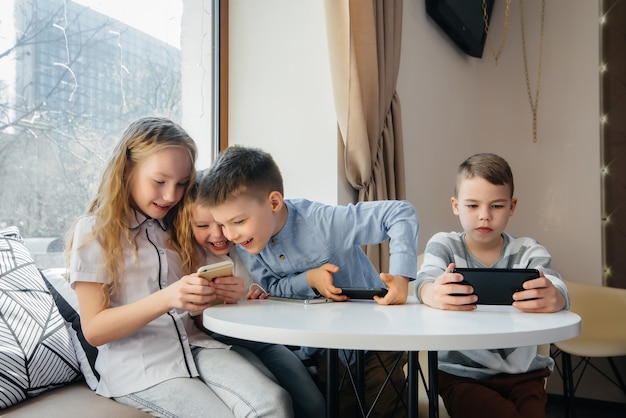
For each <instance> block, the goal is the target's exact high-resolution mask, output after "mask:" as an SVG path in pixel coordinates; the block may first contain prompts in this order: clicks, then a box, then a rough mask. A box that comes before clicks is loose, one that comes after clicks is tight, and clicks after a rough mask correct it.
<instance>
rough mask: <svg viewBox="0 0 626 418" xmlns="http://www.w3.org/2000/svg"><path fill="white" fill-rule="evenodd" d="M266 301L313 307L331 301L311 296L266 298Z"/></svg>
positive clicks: (322, 297)
mask: <svg viewBox="0 0 626 418" xmlns="http://www.w3.org/2000/svg"><path fill="white" fill-rule="evenodd" d="M267 299H268V300H274V301H277V302H292V303H301V304H303V305H315V304H318V303H327V302H332V301H333V300H332V299H330V298H325V297H324V296H313V297H307V298H298V297H286V296H268V297H267Z"/></svg>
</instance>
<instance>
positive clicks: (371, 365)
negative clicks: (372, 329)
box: [314, 351, 407, 418]
mask: <svg viewBox="0 0 626 418" xmlns="http://www.w3.org/2000/svg"><path fill="white" fill-rule="evenodd" d="M398 356H401V358H400V360H399V361H397V359H398ZM314 358H315V361H316V364H317V369H318V377H319V380H320V383H321V384H325V383H326V376H327V370H326V355H325V354H324V355H318V356H315V357H314ZM396 362H397V364H396ZM406 362H407V354H406V352H404V353H402V352H397V351H394V352H390V351H376V352H374V351H368V352H367V353H366V354H365V375H364V376H365V378H364V386H365V388H364V389H365V390H364V391H365V407H364V409H365V410H364V412H365V414H367V413H368V411H369V408H370V407H371V405H372V403H373V401H374V399H376V396H378V392H379V391H380V388H381V387H382V385H383V384H384V383H385V380H386V379H387V376H388V374H389V372H391V370H392V368H393V367H394V365H395V369H393V372H391V377H390V378H389V381H388V382H387V384H386V385H385V388H384V390H383V391H382V393H381V394H380V397H379V398H378V400H377V401H376V405H375V406H374V409H373V410H372V412H371V414H370V415H369V416H370V417H388V418H391V417H393V418H396V417H397V418H400V417H403V418H404V417H406V414H407V409H406V405H407V390H406V388H405V385H406V378H405V376H404V371H403V370H402V368H403V366H404V365H405V364H406ZM351 371H352V375H353V376H354V374H355V367H354V366H351ZM345 374H346V367H345V366H344V365H343V363H342V362H339V385H340V389H339V417H341V418H352V417H357V416H361V415H360V410H359V406H358V403H357V397H356V395H355V392H354V389H353V387H352V383H351V382H350V378H349V377H348V376H346V377H345V379H343V382H342V377H343V376H344V375H345Z"/></svg>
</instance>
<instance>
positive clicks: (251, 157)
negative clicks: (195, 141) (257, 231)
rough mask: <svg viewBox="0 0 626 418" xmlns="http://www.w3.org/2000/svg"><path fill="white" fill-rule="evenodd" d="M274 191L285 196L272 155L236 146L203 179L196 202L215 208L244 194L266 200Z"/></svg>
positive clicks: (212, 166) (226, 152) (222, 156)
mask: <svg viewBox="0 0 626 418" xmlns="http://www.w3.org/2000/svg"><path fill="white" fill-rule="evenodd" d="M273 191H277V192H279V193H280V194H283V177H282V175H281V174H280V169H279V168H278V165H276V162H274V159H273V158H272V156H271V155H270V154H269V153H267V152H265V151H263V150H261V149H259V148H251V147H244V146H240V145H233V146H230V147H228V148H226V149H225V150H224V151H223V152H222V153H221V154H220V155H219V156H218V157H217V159H216V160H215V162H214V163H213V165H211V167H210V168H209V170H208V172H207V173H206V174H205V175H203V176H202V178H201V179H200V181H199V184H198V190H197V198H196V202H197V203H198V204H200V205H202V206H216V205H220V204H222V203H224V202H226V201H229V200H232V199H235V198H237V197H239V196H241V195H244V194H245V195H249V196H252V197H256V198H258V199H264V198H266V197H267V196H268V195H269V194H270V193H271V192H273Z"/></svg>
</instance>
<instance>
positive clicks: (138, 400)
mask: <svg viewBox="0 0 626 418" xmlns="http://www.w3.org/2000/svg"><path fill="white" fill-rule="evenodd" d="M238 349H240V348H238ZM192 352H193V356H194V359H195V362H196V367H197V368H198V372H199V373H200V377H199V378H177V379H170V380H166V381H164V382H161V383H159V384H158V385H155V386H152V387H150V388H148V389H146V390H143V391H140V392H135V393H132V394H129V395H126V396H121V397H117V398H115V400H116V401H117V402H119V403H122V404H125V405H128V406H132V407H134V408H137V409H140V410H142V411H145V412H148V413H149V414H151V415H154V416H158V417H166V418H193V417H212V418H222V417H228V418H232V417H237V418H239V417H246V418H253V417H254V418H257V417H272V418H274V417H276V418H282V417H284V418H291V417H293V408H292V404H291V398H290V397H289V394H288V393H287V392H286V391H285V390H284V389H283V388H282V387H281V386H279V385H278V384H277V383H276V382H275V381H273V380H272V379H270V378H269V377H268V376H266V375H265V374H264V373H263V372H261V371H260V370H259V369H258V368H256V367H255V366H253V365H252V364H251V363H250V362H249V361H247V360H246V359H244V358H243V357H242V356H241V355H239V354H238V353H236V352H234V351H232V350H225V349H221V348H219V349H218V348H202V347H193V348H192ZM250 355H252V354H250Z"/></svg>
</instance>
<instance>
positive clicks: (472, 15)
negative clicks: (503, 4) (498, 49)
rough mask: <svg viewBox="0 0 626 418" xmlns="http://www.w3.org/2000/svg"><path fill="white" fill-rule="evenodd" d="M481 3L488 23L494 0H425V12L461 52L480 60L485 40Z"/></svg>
mask: <svg viewBox="0 0 626 418" xmlns="http://www.w3.org/2000/svg"><path fill="white" fill-rule="evenodd" d="M483 1H484V2H485V9H486V10H487V16H488V18H487V22H489V19H490V18H491V11H492V9H493V3H494V1H495V0H426V12H427V13H428V15H430V17H431V18H432V19H433V20H434V21H435V22H437V24H438V25H439V26H440V27H441V28H442V29H443V31H444V32H445V33H446V34H447V35H448V36H449V37H450V39H452V40H453V41H454V43H455V44H457V45H458V46H459V48H461V50H462V51H464V52H465V53H466V54H468V55H471V56H472V57H477V58H482V56H483V49H484V47H485V40H486V38H487V35H486V32H485V20H484V10H483Z"/></svg>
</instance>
